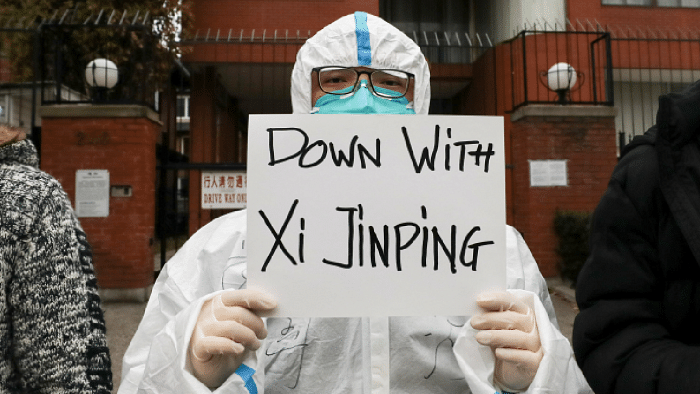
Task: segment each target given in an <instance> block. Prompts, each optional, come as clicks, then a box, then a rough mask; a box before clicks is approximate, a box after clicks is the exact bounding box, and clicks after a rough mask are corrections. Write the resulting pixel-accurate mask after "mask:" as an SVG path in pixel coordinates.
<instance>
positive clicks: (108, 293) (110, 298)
mask: <svg viewBox="0 0 700 394" xmlns="http://www.w3.org/2000/svg"><path fill="white" fill-rule="evenodd" d="M152 289H153V285H151V286H148V287H141V288H136V289H103V288H100V289H99V290H98V291H99V293H100V301H102V302H146V301H148V298H149V297H150V296H151V290H152Z"/></svg>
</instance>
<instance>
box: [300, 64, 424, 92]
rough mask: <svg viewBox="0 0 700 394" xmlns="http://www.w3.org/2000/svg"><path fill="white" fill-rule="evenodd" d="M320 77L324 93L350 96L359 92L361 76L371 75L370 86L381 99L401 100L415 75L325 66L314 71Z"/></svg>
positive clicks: (385, 70) (394, 71) (319, 84)
mask: <svg viewBox="0 0 700 394" xmlns="http://www.w3.org/2000/svg"><path fill="white" fill-rule="evenodd" d="M312 71H315V72H316V75H318V86H319V87H320V88H321V90H322V91H323V92H324V93H329V94H348V93H350V92H354V91H355V90H357V87H358V83H357V82H358V81H359V80H360V75H362V74H367V75H369V85H370V86H371V87H372V91H373V92H374V94H376V95H377V96H379V97H384V98H399V97H403V96H405V95H406V92H408V85H409V83H410V81H411V78H414V75H413V74H411V73H409V72H406V71H401V70H391V69H376V70H371V71H370V70H355V69H354V68H350V67H339V66H325V67H316V68H314V69H312Z"/></svg>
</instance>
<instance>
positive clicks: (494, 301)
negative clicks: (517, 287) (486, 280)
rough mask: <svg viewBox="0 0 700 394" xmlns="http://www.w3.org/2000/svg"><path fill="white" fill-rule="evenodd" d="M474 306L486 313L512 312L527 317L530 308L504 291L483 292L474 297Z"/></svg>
mask: <svg viewBox="0 0 700 394" xmlns="http://www.w3.org/2000/svg"><path fill="white" fill-rule="evenodd" d="M476 304H477V305H479V306H480V307H481V308H483V309H484V310H486V311H490V312H502V311H508V310H510V311H514V312H517V313H521V314H523V315H527V314H528V313H529V312H530V307H529V306H528V305H527V304H525V303H524V302H523V301H522V300H520V299H519V298H518V297H516V296H515V295H513V294H510V293H508V292H505V291H495V292H483V293H479V294H478V295H477V296H476Z"/></svg>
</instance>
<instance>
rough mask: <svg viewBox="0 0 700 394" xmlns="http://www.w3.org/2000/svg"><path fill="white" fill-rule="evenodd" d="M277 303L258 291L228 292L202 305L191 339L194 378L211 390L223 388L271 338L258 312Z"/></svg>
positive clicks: (272, 307) (189, 354)
mask: <svg viewBox="0 0 700 394" xmlns="http://www.w3.org/2000/svg"><path fill="white" fill-rule="evenodd" d="M276 306H277V302H276V301H275V300H274V299H273V298H272V297H271V296H270V295H269V294H265V293H262V292H259V291H255V290H247V289H243V290H228V291H225V292H223V293H221V294H217V295H216V296H214V298H212V299H211V300H208V301H206V302H205V303H204V305H202V310H201V311H200V313H199V318H198V319H197V323H196V325H195V327H194V331H193V332H192V338H191V340H190V351H189V353H188V356H189V361H190V363H191V365H192V369H193V372H194V375H195V377H196V378H197V379H199V381H201V382H202V383H204V384H205V385H206V386H207V387H209V388H214V387H219V386H220V385H221V384H222V383H223V382H224V381H225V380H226V379H227V378H228V377H229V376H230V375H231V374H232V373H233V372H234V371H235V370H236V369H237V368H238V367H239V366H240V365H241V363H242V362H243V360H244V358H245V355H246V351H248V350H252V351H255V350H257V349H258V348H259V347H260V340H261V339H264V338H265V337H266V336H267V330H265V324H264V323H263V320H262V319H261V318H260V317H259V316H258V315H257V314H256V312H258V311H263V310H271V309H274V308H275V307H276Z"/></svg>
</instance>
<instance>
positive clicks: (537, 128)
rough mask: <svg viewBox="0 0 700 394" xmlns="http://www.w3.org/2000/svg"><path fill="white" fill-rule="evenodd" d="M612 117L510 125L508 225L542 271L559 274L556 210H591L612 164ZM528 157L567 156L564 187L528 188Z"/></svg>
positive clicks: (552, 119)
mask: <svg viewBox="0 0 700 394" xmlns="http://www.w3.org/2000/svg"><path fill="white" fill-rule="evenodd" d="M614 126H615V125H614V118H612V117H609V118H598V117H592V118H587V117H578V116H576V117H573V116H572V117H534V116H531V117H525V118H522V119H520V120H518V121H516V122H513V124H512V130H511V132H512V134H511V137H512V141H511V143H512V152H511V154H512V160H513V189H514V193H513V195H514V198H513V213H514V221H513V225H514V227H515V228H517V229H518V230H519V231H520V232H521V233H523V236H524V238H525V240H526V241H527V244H528V246H529V247H530V250H531V251H532V254H533V255H534V257H535V260H536V261H537V263H538V265H539V267H540V271H541V272H542V275H543V276H545V277H552V276H556V275H557V274H558V270H557V260H558V256H557V255H556V251H555V246H556V244H557V238H556V235H555V234H554V214H555V212H556V211H557V210H575V211H588V212H592V211H593V210H594V209H595V207H596V206H597V205H598V202H599V200H600V197H601V196H602V195H603V193H604V192H605V189H606V187H607V183H608V180H609V179H610V174H611V173H612V170H613V167H614V166H615V164H616V163H617V158H616V153H615V152H616V150H615V128H614ZM528 160H567V173H568V186H554V187H530V166H529V162H528Z"/></svg>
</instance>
